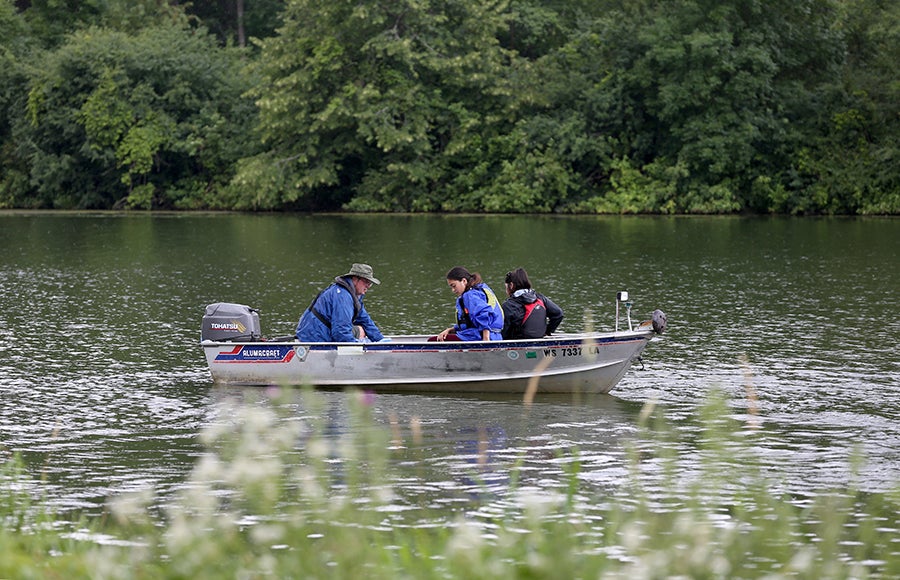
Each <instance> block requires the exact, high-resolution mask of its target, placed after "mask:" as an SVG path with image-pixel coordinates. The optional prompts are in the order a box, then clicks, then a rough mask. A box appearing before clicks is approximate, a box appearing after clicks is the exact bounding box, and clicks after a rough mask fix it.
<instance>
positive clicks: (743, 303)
mask: <svg viewBox="0 0 900 580" xmlns="http://www.w3.org/2000/svg"><path fill="white" fill-rule="evenodd" d="M0 248H2V253H0V339H2V340H0V459H5V458H7V457H8V456H9V454H10V453H12V452H20V453H22V454H23V456H24V457H25V459H26V461H27V464H28V467H29V474H30V476H31V477H32V478H33V482H34V483H33V485H34V489H35V491H36V492H39V493H41V494H43V495H45V497H46V498H47V499H48V501H50V503H51V504H52V505H54V506H56V507H59V508H61V509H70V508H78V509H82V510H85V511H87V512H88V513H96V512H97V511H99V510H100V509H102V507H101V506H102V505H103V502H104V501H105V499H106V498H107V497H110V496H112V495H116V494H119V493H121V492H123V491H128V490H134V489H139V488H144V487H148V486H152V487H154V488H155V489H156V490H157V494H158V498H159V499H158V501H159V502H160V504H164V503H165V502H166V501H168V498H170V497H171V494H172V492H173V491H174V490H177V489H178V488H179V486H181V485H182V484H183V482H184V480H185V477H186V474H187V473H188V472H189V470H190V468H191V466H192V465H193V463H194V461H195V460H196V458H197V457H198V456H199V454H200V453H201V452H202V447H201V445H200V443H199V442H198V438H197V435H198V433H199V432H200V430H201V429H203V428H204V427H205V426H207V425H209V424H210V423H211V422H213V421H217V420H220V419H221V413H222V412H223V411H222V407H221V403H223V402H225V401H227V402H229V403H230V404H235V403H237V404H239V405H248V406H255V405H272V404H275V403H273V402H271V401H270V400H269V399H268V398H267V396H266V393H265V391H264V390H261V389H252V388H234V387H228V388H225V387H220V386H215V385H213V384H212V383H211V381H210V379H209V375H208V371H207V369H206V366H205V361H204V358H203V354H202V352H201V350H200V348H199V346H198V340H199V328H200V320H201V317H202V315H203V310H204V308H205V306H206V305H207V304H209V303H213V302H220V301H225V302H239V303H244V304H248V305H251V306H253V307H256V308H259V309H260V310H261V317H262V327H263V328H262V330H263V333H264V334H267V335H270V336H271V335H280V334H290V333H292V332H293V329H294V326H295V324H296V321H297V318H298V316H299V314H300V313H301V312H302V310H303V309H304V308H305V307H306V305H307V304H308V303H309V301H310V300H311V298H312V297H313V296H314V295H315V294H316V292H317V291H318V290H319V289H321V288H322V287H323V286H324V285H326V284H327V283H328V282H329V281H330V280H331V279H332V278H333V277H334V276H336V275H339V274H343V273H345V272H347V270H348V269H349V266H350V264H351V263H352V262H356V261H362V262H367V263H370V264H372V265H373V266H374V269H375V274H376V276H378V277H379V278H380V279H381V280H382V284H381V285H380V286H377V287H375V288H373V289H372V290H371V291H370V293H369V295H368V296H367V299H366V303H367V307H368V309H369V311H370V313H371V314H372V316H373V318H374V319H375V321H376V322H377V323H378V324H379V325H380V326H381V328H382V330H384V331H385V332H386V333H419V332H436V331H438V330H440V329H442V328H445V327H446V326H448V325H449V324H451V323H452V322H453V318H454V313H453V312H454V311H453V299H454V297H453V295H452V294H451V292H450V290H449V288H448V287H447V284H446V282H445V279H444V275H445V273H446V272H447V271H448V270H449V269H450V268H451V267H453V266H456V265H465V266H467V267H469V268H470V269H471V270H473V271H478V272H480V273H481V274H482V276H483V277H484V279H485V280H486V281H487V282H488V283H489V284H490V285H491V286H492V287H493V288H494V290H496V291H502V282H503V276H504V274H505V273H506V272H507V271H508V270H510V269H512V268H514V267H517V266H523V267H525V268H526V269H527V270H528V271H529V274H530V276H531V278H532V281H533V283H534V284H535V286H536V287H537V288H538V290H539V291H541V292H543V293H544V294H547V295H548V296H550V297H551V298H552V299H553V300H554V301H555V302H557V303H558V304H559V305H560V306H562V307H563V309H564V310H565V312H566V319H565V321H564V322H563V325H562V327H561V330H568V331H575V330H580V329H582V328H584V327H595V328H611V327H612V325H613V323H614V313H615V301H614V298H615V294H616V292H617V291H620V290H627V291H628V292H629V293H630V295H631V297H632V299H633V301H634V311H633V312H634V318H635V320H641V319H644V318H647V317H648V316H649V313H650V312H652V311H653V310H654V309H655V308H661V309H662V310H664V311H666V313H667V314H668V317H669V329H668V331H667V333H666V334H665V336H664V337H663V338H662V339H661V340H657V341H654V342H653V343H651V344H650V345H649V347H648V348H647V350H646V352H645V354H644V356H643V361H642V363H640V364H637V365H636V366H635V367H634V368H633V369H632V370H631V371H629V373H628V374H627V375H626V376H625V378H624V379H623V381H622V382H621V383H620V384H619V385H618V387H617V388H615V389H614V390H613V392H612V393H611V394H610V395H608V396H594V397H573V396H564V397H559V396H557V397H539V398H538V400H537V402H536V403H535V404H534V405H532V406H531V407H525V406H524V405H523V404H522V402H521V401H520V400H519V398H518V397H501V396H487V395H483V396H465V397H461V396H454V395H453V394H452V393H446V394H442V395H428V396H425V395H402V394H378V395H376V396H375V397H374V398H373V400H372V403H371V404H372V409H373V412H374V413H375V416H376V417H377V418H378V419H379V421H382V422H384V423H385V425H388V424H394V426H395V427H394V428H395V430H396V431H397V432H398V433H399V434H400V437H409V436H410V433H411V432H412V431H411V426H412V425H414V424H418V425H421V433H422V441H421V443H420V451H419V452H418V453H417V455H416V456H415V459H414V460H410V458H409V457H405V458H404V462H405V463H409V462H410V461H413V462H414V463H416V464H417V465H414V466H413V467H415V468H416V469H415V473H416V474H417V476H416V477H410V478H408V479H404V480H402V481H400V482H398V484H397V487H398V490H399V493H400V498H401V499H400V500H398V501H403V502H406V503H408V504H409V505H414V504H415V503H416V502H417V501H421V498H422V497H427V498H428V502H429V503H432V504H435V505H439V506H440V505H446V506H447V507H448V509H453V508H454V507H456V506H460V508H461V509H465V505H467V502H470V501H471V499H470V498H468V497H467V496H466V495H465V494H462V495H461V494H459V490H460V489H463V490H466V489H469V488H471V489H481V488H483V486H485V485H488V486H490V488H491V490H492V492H493V493H495V494H496V495H497V497H498V501H503V500H504V499H505V498H504V491H505V489H506V488H505V484H506V483H507V482H508V470H509V468H510V466H511V465H512V464H513V463H514V462H515V461H522V479H523V482H522V483H523V484H524V485H527V486H529V487H532V488H535V489H537V490H540V489H548V490H549V489H552V488H554V487H556V486H559V485H560V484H561V482H562V481H563V480H564V478H565V477H567V476H566V475H565V471H566V470H565V469H564V465H563V463H564V462H565V461H566V460H565V459H564V458H563V456H564V454H565V453H566V452H567V451H568V450H571V449H573V448H577V449H579V453H580V460H581V461H582V464H583V466H582V468H581V471H580V475H579V477H581V478H582V479H583V480H584V481H585V482H587V483H588V484H590V485H595V486H597V488H598V489H604V488H614V487H615V486H616V483H617V481H619V480H620V478H621V477H622V475H623V473H624V471H625V469H626V457H625V455H626V453H625V447H624V442H625V441H627V440H628V438H629V437H632V436H633V435H634V433H635V432H636V430H637V425H638V416H639V414H640V413H641V410H642V408H643V407H644V405H645V404H646V403H648V402H653V401H655V402H657V404H658V405H660V406H661V407H662V408H663V409H664V413H665V415H666V417H668V418H669V420H670V421H671V422H672V424H673V425H674V426H675V428H676V430H678V429H681V430H683V431H684V432H685V433H687V432H688V431H689V430H691V429H693V428H694V427H693V425H694V423H693V419H692V417H693V415H694V414H695V412H696V410H697V408H698V405H700V404H701V403H702V402H703V401H704V399H705V398H706V396H707V394H708V393H709V392H710V391H711V390H713V389H720V390H723V391H724V392H725V393H726V394H727V396H728V397H729V398H730V407H731V408H732V409H733V414H734V416H735V417H738V418H746V419H747V420H748V421H749V420H758V421H759V422H760V424H761V428H762V429H763V430H764V436H762V437H759V438H757V439H756V440H755V441H756V443H755V444H754V445H755V446H756V448H755V450H756V451H758V453H759V455H760V456H761V457H762V458H763V461H764V462H765V463H767V464H769V465H771V467H773V468H777V469H778V470H779V472H781V473H784V474H786V480H785V482H784V486H785V487H786V490H787V491H788V492H790V493H793V494H799V495H803V494H806V493H812V492H814V491H815V490H818V489H821V488H823V487H843V486H845V485H847V484H848V482H850V481H851V480H854V476H853V474H852V473H851V468H850V465H851V463H852V461H851V458H852V457H853V456H854V454H855V453H861V454H862V455H863V457H864V458H865V459H864V461H863V463H862V465H861V466H860V467H859V474H858V481H859V482H861V483H860V485H861V487H863V488H864V489H868V490H872V491H881V490H886V489H888V488H891V487H893V486H895V485H896V483H897V481H898V479H900V421H898V418H900V357H898V354H897V350H896V342H897V338H898V337H900V318H898V312H900V261H898V258H897V252H898V248H900V221H898V220H896V219H812V218H809V219H792V218H739V217H652V218H651V217H549V216H547V217H533V216H509V217H507V216H502V217H494V216H487V217H470V216H380V215H374V216H307V215H231V214H225V215H205V214H204V215H194V214H190V215H182V214H172V215H144V214H137V215H127V214H123V215H118V214H68V213H60V214H57V213H21V212H8V213H0ZM348 396H349V395H348V394H345V393H343V392H323V393H322V397H323V398H324V400H325V404H326V407H325V408H326V409H327V413H329V415H330V417H329V420H330V421H333V422H334V423H335V424H336V425H345V424H346V414H347V409H346V403H347V397H348ZM281 404H283V403H281ZM288 406H289V411H290V412H292V413H294V414H296V415H297V416H301V417H302V416H305V415H307V414H309V413H311V412H312V410H310V409H307V408H306V407H305V406H304V404H303V402H302V398H301V397H300V396H299V394H298V396H297V397H296V399H295V400H294V401H293V402H291V403H289V405H288ZM751 407H752V408H751ZM756 408H758V414H757V415H756V416H755V417H751V416H750V414H749V413H748V411H753V410H754V409H756ZM671 445H672V446H673V451H674V452H675V453H677V454H679V455H681V456H683V457H684V458H685V459H686V460H687V461H690V460H691V458H692V457H694V456H695V455H697V449H696V448H695V439H694V438H693V437H689V436H685V437H684V439H683V440H677V439H676V440H675V441H673V442H672V443H671ZM479 446H482V447H483V446H486V447H487V450H488V454H487V457H488V458H489V462H488V465H486V466H483V467H484V470H483V471H482V476H481V477H480V481H473V480H472V478H471V477H470V475H471V472H472V464H473V462H474V461H476V459H477V457H476V456H477V454H478V448H479Z"/></svg>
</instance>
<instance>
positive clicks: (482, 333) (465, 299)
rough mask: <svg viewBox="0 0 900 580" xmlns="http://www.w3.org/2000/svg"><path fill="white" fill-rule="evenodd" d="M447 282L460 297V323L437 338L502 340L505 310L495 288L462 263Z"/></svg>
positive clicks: (451, 273) (457, 317)
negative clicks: (492, 288)
mask: <svg viewBox="0 0 900 580" xmlns="http://www.w3.org/2000/svg"><path fill="white" fill-rule="evenodd" d="M447 284H448V285H449V286H450V289H451V290H452V291H453V293H454V294H456V295H457V296H458V298H457V299H456V324H454V325H453V326H451V327H449V328H447V329H445V330H443V331H441V333H440V334H438V335H437V336H435V337H433V339H434V340H437V341H445V340H501V339H502V336H501V335H500V332H501V330H503V310H502V309H501V308H500V301H499V300H497V296H496V295H494V291H493V290H491V289H490V287H489V286H488V285H487V284H485V283H484V282H482V280H481V275H480V274H478V273H477V272H476V273H474V274H472V273H470V272H469V271H468V270H467V269H465V268H463V267H462V266H457V267H455V268H453V269H452V270H450V271H449V272H447Z"/></svg>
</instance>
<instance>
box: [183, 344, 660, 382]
mask: <svg viewBox="0 0 900 580" xmlns="http://www.w3.org/2000/svg"><path fill="white" fill-rule="evenodd" d="M652 335H653V332H652V331H650V330H647V331H645V330H636V331H629V332H620V333H618V332H617V333H590V334H573V335H560V336H553V337H548V338H544V339H539V340H516V341H495V342H428V341H427V340H426V339H427V337H426V336H398V337H392V338H391V340H390V341H388V342H377V343H365V344H346V343H302V342H297V341H284V342H281V341H265V342H225V341H223V342H216V341H210V340H206V341H203V342H201V346H202V347H203V350H204V352H205V354H206V360H207V362H208V364H209V369H210V373H211V374H212V378H213V381H214V382H216V383H223V384H233V385H312V386H317V387H334V388H338V387H350V386H352V387H359V388H364V389H375V390H378V391H414V392H482V393H483V392H496V393H511V392H525V391H526V390H527V389H529V387H530V388H532V389H534V388H536V389H537V390H538V391H539V392H543V393H574V392H583V393H607V392H609V391H610V390H611V389H612V388H613V387H614V386H615V385H616V384H617V383H618V382H619V380H620V379H621V378H622V376H623V375H624V374H625V372H626V371H628V369H629V368H630V367H631V364H632V362H633V361H634V360H635V359H637V358H638V357H639V356H640V355H641V353H642V352H643V350H644V348H645V347H646V345H647V343H648V342H649V341H650V339H651V338H652Z"/></svg>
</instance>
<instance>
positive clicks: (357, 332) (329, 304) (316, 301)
mask: <svg viewBox="0 0 900 580" xmlns="http://www.w3.org/2000/svg"><path fill="white" fill-rule="evenodd" d="M372 284H381V281H380V280H379V279H378V278H376V277H375V275H374V273H373V271H372V266H370V265H368V264H353V266H352V267H351V268H350V271H349V272H347V273H346V274H344V275H343V276H338V277H337V278H335V279H334V283H332V284H331V285H330V286H328V287H327V288H325V289H324V290H322V291H321V292H319V294H318V295H317V296H316V297H315V298H313V301H312V302H311V303H310V305H309V308H307V309H306V310H304V311H303V314H302V315H301V316H300V321H299V322H298V323H297V333H296V335H297V339H298V340H301V341H303V342H366V341H371V342H378V341H379V340H383V339H384V335H383V334H381V331H380V330H379V329H378V327H377V326H376V325H375V323H374V322H373V321H372V318H371V317H369V313H368V312H366V307H365V306H363V298H364V297H365V295H366V292H367V291H368V290H369V288H370V287H371V286H372Z"/></svg>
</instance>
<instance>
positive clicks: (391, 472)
mask: <svg viewBox="0 0 900 580" xmlns="http://www.w3.org/2000/svg"><path fill="white" fill-rule="evenodd" d="M304 396H305V397H306V398H307V399H308V400H307V401H305V402H304V403H305V404H306V405H307V408H310V406H312V407H315V406H316V405H318V407H319V410H320V411H321V410H322V404H321V403H322V401H321V398H319V397H318V396H317V395H316V393H314V392H308V393H305V395H304ZM350 399H353V400H354V401H355V403H354V404H351V419H350V420H351V423H352V425H351V426H350V427H349V428H347V429H345V430H344V431H343V432H342V434H338V435H336V434H335V433H334V432H333V428H332V427H333V426H331V425H329V424H328V423H327V421H325V419H314V420H299V419H297V418H296V417H292V416H290V415H289V414H288V413H286V412H283V407H281V406H279V405H277V404H276V405H243V406H239V407H235V408H233V409H223V410H222V412H221V413H220V414H219V416H220V417H222V419H221V422H219V423H216V424H214V425H212V426H210V427H209V428H207V429H205V430H204V432H203V434H202V438H203V441H204V443H205V444H206V445H207V448H208V453H207V454H206V455H205V456H204V457H202V458H201V459H200V460H199V461H198V462H197V464H196V466H195V468H194V471H193V473H192V474H191V476H190V478H189V480H188V482H187V484H186V485H185V487H184V490H183V492H182V493H181V495H180V496H179V497H177V498H176V499H175V500H174V501H173V502H172V504H171V508H170V509H169V511H168V514H167V517H166V518H165V522H164V523H160V522H159V521H156V520H154V518H151V517H150V516H149V515H148V514H149V512H148V509H147V506H148V504H149V503H150V502H151V501H152V496H149V495H146V494H145V495H141V494H136V495H125V496H121V497H117V498H115V499H113V500H112V501H111V503H110V514H109V517H106V518H102V519H98V520H96V521H91V522H86V523H85V522H82V523H80V524H79V525H78V526H77V528H78V529H79V532H80V533H79V534H72V533H71V531H67V530H63V529H61V528H60V527H59V526H58V525H56V524H54V521H55V520H54V518H53V517H52V516H50V515H48V514H47V513H46V512H45V511H40V509H39V507H38V509H37V510H36V509H35V506H34V505H32V503H31V500H30V498H29V496H28V494H27V493H24V492H23V491H21V485H20V483H21V482H22V481H24V480H25V474H24V473H22V471H21V463H20V462H19V461H17V460H15V459H13V460H11V461H9V462H8V463H7V464H6V466H5V468H4V471H3V473H2V479H0V484H2V486H3V487H2V503H0V510H2V511H0V522H2V527H0V578H53V577H60V578H63V577H64V578H92V579H99V578H129V579H131V578H190V579H201V578H217V579H218V578H264V577H277V578H326V577H327V578H362V577H367V578H392V579H393V578H416V579H422V578H426V579H427V578H442V579H443V578H465V579H479V578H485V579H487V578H490V579H496V578H566V579H568V578H600V577H604V578H606V577H609V578H628V579H641V578H648V579H649V578H670V577H682V578H758V577H759V578H761V577H766V578H781V577H790V578H809V579H821V578H865V577H882V578H890V577H898V576H900V533H898V524H897V514H898V512H900V495H898V493H896V492H895V493H890V494H865V493H858V492H854V491H850V492H839V491H837V490H835V491H833V492H827V493H822V494H819V495H818V496H816V497H815V498H814V499H813V500H812V501H810V502H807V503H805V504H803V505H800V504H799V503H798V502H796V501H792V499H791V498H789V497H786V496H785V495H784V494H783V493H782V492H779V491H777V490H778V489H779V487H780V485H779V484H780V483H781V482H779V481H778V480H777V479H776V478H777V474H771V473H764V472H763V470H762V469H761V468H760V462H759V461H758V459H759V458H756V457H754V454H753V451H752V447H753V444H752V440H753V438H754V437H755V436H757V433H756V432H755V430H752V429H751V430H747V429H745V428H744V426H743V425H741V424H740V423H738V422H736V421H734V420H732V419H727V418H723V417H727V416H728V414H729V410H728V408H727V405H726V401H724V399H723V398H722V397H720V396H713V397H711V398H710V400H709V401H708V402H707V403H706V405H705V406H704V408H703V409H702V412H701V416H700V417H699V418H698V430H697V432H696V435H695V436H696V439H697V441H696V442H695V444H696V448H697V449H699V453H700V455H701V460H700V461H699V466H700V467H699V468H698V467H697V465H698V464H697V462H696V461H694V462H691V463H690V465H688V464H687V463H686V460H685V459H684V458H681V457H679V456H678V454H677V453H675V452H673V451H672V449H673V446H672V445H670V444H669V443H670V442H671V441H673V440H674V439H675V438H676V437H682V436H683V433H676V432H675V431H674V429H672V428H671V427H670V426H668V425H667V424H666V423H665V422H664V421H663V420H662V419H661V418H660V417H658V416H656V415H654V414H653V413H648V418H649V416H652V417H653V418H652V420H648V421H647V423H646V424H645V425H644V430H643V432H642V435H641V437H639V438H638V439H637V440H636V441H635V442H634V443H633V445H632V455H631V457H632V459H631V463H630V466H631V472H630V475H629V476H628V477H627V478H625V480H624V481H622V485H621V488H620V490H619V491H618V492H617V493H616V494H615V496H613V497H597V495H596V493H597V492H596V491H595V490H592V489H591V488H590V487H589V486H588V485H586V484H585V483H584V482H582V481H581V480H580V479H579V477H578V473H579V469H578V463H577V460H576V461H574V462H573V463H572V467H571V468H570V479H571V481H569V482H568V490H567V492H568V493H567V494H565V493H564V494H561V497H560V498H558V501H555V502H553V501H549V502H548V501H546V498H534V499H535V501H530V500H529V499H527V498H525V499H523V500H522V501H521V502H519V504H518V507H514V508H509V509H508V511H507V512H506V513H504V514H503V515H501V516H496V517H494V518H493V519H492V520H488V521H486V520H485V518H484V515H483V514H479V517H477V518H476V517H467V515H460V516H458V517H455V518H454V517H452V516H450V517H448V515H447V513H446V512H443V513H438V512H436V511H434V510H432V511H431V512H429V511H425V513H423V512H421V511H418V512H416V516H415V518H416V521H415V522H402V521H400V520H396V519H394V520H390V519H388V516H386V514H387V513H390V510H387V509H386V508H389V507H390V506H391V505H392V502H394V501H395V497H394V493H393V490H392V487H391V481H392V480H393V479H392V478H395V477H399V475H398V469H399V466H398V465H397V463H392V458H393V454H396V453H397V450H396V446H394V447H393V448H392V445H391V433H390V430H389V429H388V428H385V427H383V426H382V425H380V424H378V423H376V422H375V421H374V420H373V419H372V417H371V416H370V415H369V409H368V408H367V407H366V405H365V404H363V403H361V402H360V401H362V400H363V398H362V397H356V398H354V397H350ZM310 415H311V416H314V417H325V416H327V415H328V414H327V413H324V412H313V413H310ZM330 430H331V431H330ZM395 437H396V434H395ZM511 480H512V481H518V480H517V479H516V478H515V477H513V478H511ZM509 491H511V492H512V491H514V490H509ZM538 500H540V501H538ZM477 503H478V502H477V500H473V505H472V510H473V511H474V510H476V509H477V507H478V505H477ZM585 505H591V510H590V513H589V514H588V513H587V512H586V511H585V510H584V509H581V508H582V507H584V506H585ZM468 515H471V514H468ZM57 524H58V522H57ZM97 537H104V538H110V537H114V538H116V539H117V541H116V542H105V543H98V542H94V541H90V538H97ZM77 538H88V541H83V540H82V541H79V540H78V539H77Z"/></svg>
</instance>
